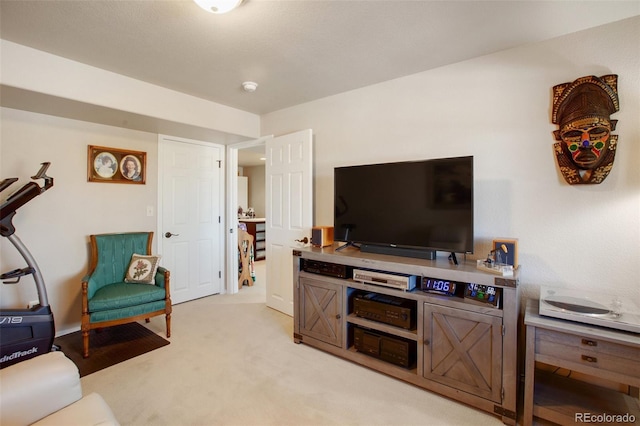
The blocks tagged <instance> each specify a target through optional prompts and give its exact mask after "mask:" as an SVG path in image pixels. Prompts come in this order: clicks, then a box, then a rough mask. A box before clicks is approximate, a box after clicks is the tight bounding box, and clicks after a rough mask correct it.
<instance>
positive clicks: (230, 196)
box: [226, 136, 273, 301]
mask: <svg viewBox="0 0 640 426" xmlns="http://www.w3.org/2000/svg"><path fill="white" fill-rule="evenodd" d="M272 137H273V136H265V137H262V138H260V139H255V140H251V141H246V142H240V143H236V144H232V145H228V146H227V166H228V167H227V209H228V210H227V218H228V220H227V228H228V230H229V231H228V232H229V238H228V245H227V252H228V253H229V256H228V258H227V259H228V260H227V271H229V272H228V274H227V285H226V287H227V288H226V290H227V293H230V294H234V293H238V291H239V285H238V278H237V271H238V270H239V266H240V265H239V260H238V256H235V255H233V253H236V252H237V251H238V225H239V221H240V220H241V219H242V220H244V219H248V218H246V214H247V210H248V209H249V207H253V213H254V215H255V216H254V218H258V219H260V218H264V217H265V216H266V211H265V209H266V206H265V196H264V194H265V192H266V183H265V172H264V171H265V165H266V140H267V139H270V138H272ZM262 158H264V159H262ZM240 170H242V171H243V173H242V175H243V176H245V177H246V179H247V181H248V182H247V188H248V193H247V194H246V201H244V200H245V198H244V197H245V195H243V194H242V190H240V191H239V181H240V180H241V179H239V176H240V173H239V171H240ZM254 180H255V181H256V182H252V181H254ZM260 182H262V183H261V184H260ZM260 191H261V192H262V194H252V195H253V196H252V197H251V198H249V193H251V192H260ZM250 199H251V200H257V202H258V205H257V206H254V205H250V204H251V203H250V201H249V200H250ZM241 200H242V201H241ZM242 203H247V204H246V205H244V206H243V205H242ZM239 207H242V211H243V213H242V216H241V214H239V211H240V209H239ZM264 262H266V259H265V260H264ZM264 270H265V268H264V267H262V268H261V269H258V272H260V271H264ZM260 275H261V276H262V277H261V279H263V280H265V281H266V273H260ZM262 284H266V283H262ZM265 301H266V297H265Z"/></svg>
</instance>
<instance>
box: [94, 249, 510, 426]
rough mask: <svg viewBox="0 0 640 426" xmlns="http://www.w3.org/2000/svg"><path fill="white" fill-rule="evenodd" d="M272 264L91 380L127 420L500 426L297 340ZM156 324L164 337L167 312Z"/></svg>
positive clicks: (185, 314)
mask: <svg viewBox="0 0 640 426" xmlns="http://www.w3.org/2000/svg"><path fill="white" fill-rule="evenodd" d="M263 263H264V262H258V264H257V265H256V270H257V281H256V283H255V285H254V286H252V287H247V286H244V287H243V288H242V290H240V292H239V293H238V294H237V295H216V296H210V297H206V298H203V299H199V300H195V301H191V302H187V303H182V304H180V305H176V306H174V309H173V320H172V337H171V338H170V340H171V344H170V345H168V346H165V347H163V348H160V349H157V350H155V351H152V352H150V353H147V354H144V355H141V356H139V357H136V358H133V359H130V360H128V361H125V362H123V363H120V364H117V365H115V366H113V367H109V368H107V369H105V370H102V371H99V372H97V373H94V374H91V375H89V376H86V377H83V378H82V380H81V382H82V386H83V391H84V393H85V394H87V393H90V392H98V393H100V394H101V395H102V396H103V397H104V398H105V400H106V401H107V402H108V404H109V405H110V406H111V408H112V409H113V411H114V413H115V415H116V417H117V418H118V420H119V421H120V422H121V424H122V425H123V426H127V425H171V426H176V425H243V426H245V425H256V426H261V425H265V426H268V425H278V426H280V425H296V426H298V425H469V426H472V425H473V426H482V425H501V424H502V422H501V421H500V420H499V419H498V418H496V417H493V416H491V415H488V414H487V413H484V412H481V411H478V410H475V409H473V408H470V407H467V406H465V405H463V404H460V403H457V402H454V401H451V400H448V399H446V398H442V397H440V396H438V395H436V394H433V393H430V392H427V391H424V390H421V389H419V388H417V387H415V386H412V385H409V384H406V383H403V382H400V381H398V380H395V379H393V378H390V377H387V376H384V375H382V374H379V373H377V372H375V371H372V370H369V369H367V368H364V367H361V366H358V365H356V364H354V363H351V362H349V361H345V360H342V359H340V358H337V357H335V356H333V355H329V354H327V353H324V352H322V351H319V350H317V349H314V348H311V347H309V346H306V345H304V344H299V345H298V344H295V343H293V338H292V335H293V319H292V318H291V317H288V316H286V315H283V314H281V313H279V312H277V311H275V310H272V309H270V308H268V307H266V305H265V303H264V301H265V294H266V292H265V287H264V278H263V277H264V276H265V274H264V269H263V268H264V265H263ZM147 326H148V327H149V328H151V329H153V330H154V331H156V332H157V333H159V334H161V335H163V334H164V317H156V318H153V319H152V320H151V323H150V324H147Z"/></svg>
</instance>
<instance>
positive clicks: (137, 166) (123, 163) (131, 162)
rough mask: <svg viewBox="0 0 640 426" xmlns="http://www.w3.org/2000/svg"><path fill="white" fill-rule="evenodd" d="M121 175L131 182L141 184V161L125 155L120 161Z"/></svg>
mask: <svg viewBox="0 0 640 426" xmlns="http://www.w3.org/2000/svg"><path fill="white" fill-rule="evenodd" d="M120 173H122V176H123V177H124V178H125V179H127V180H130V181H134V182H139V181H141V180H142V165H141V163H140V160H139V159H138V158H136V157H135V156H133V155H125V156H124V157H122V160H120Z"/></svg>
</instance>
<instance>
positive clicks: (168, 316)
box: [167, 314, 171, 337]
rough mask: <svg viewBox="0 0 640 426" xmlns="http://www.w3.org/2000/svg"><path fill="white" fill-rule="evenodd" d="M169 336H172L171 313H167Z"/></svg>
mask: <svg viewBox="0 0 640 426" xmlns="http://www.w3.org/2000/svg"><path fill="white" fill-rule="evenodd" d="M167 337H171V314H167Z"/></svg>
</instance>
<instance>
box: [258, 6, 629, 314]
mask: <svg viewBox="0 0 640 426" xmlns="http://www.w3.org/2000/svg"><path fill="white" fill-rule="evenodd" d="M638 40H640V17H636V18H632V19H628V20H625V21H620V22H617V23H614V24H610V25H606V26H603V27H598V28H594V29H591V30H587V31H583V32H580V33H575V34H572V35H569V36H564V37H561V38H558V39H554V40H550V41H547V42H543V43H538V44H534V45H530V46H526V47H521V48H517V49H513V50H509V51H504V52H501V53H497V54H493V55H489V56H485V57H481V58H477V59H474V60H470V61H465V62H461V63H458V64H454V65H451V66H447V67H442V68H439V69H435V70H432V71H427V72H423V73H419V74H415V75H412V76H409V77H405V78H400V79H397V80H393V81H388V82H384V83H381V84H377V85H374V86H369V87H365V88H363V89H359V90H354V91H351V92H347V93H343V94H339V95H336V96H332V97H328V98H325V99H321V100H318V101H315V102H310V103H307V104H303V105H298V106H295V107H292V108H288V109H285V110H281V111H277V112H274V113H271V114H268V115H265V116H263V117H262V131H261V133H262V134H275V135H282V134H286V133H290V132H293V131H296V130H300V129H305V128H312V129H313V133H314V155H315V161H314V165H315V186H314V192H315V224H316V225H331V224H332V223H333V168H334V167H336V166H343V165H352V164H365V163H376V162H388V161H401V160H413V159H427V158H437V157H449V156H461V155H474V156H475V250H474V251H475V254H474V256H473V257H474V258H481V257H484V256H486V254H487V252H488V250H489V247H490V244H491V242H492V240H493V239H494V238H496V237H501V238H507V237H511V238H518V239H519V258H520V263H521V264H522V275H521V277H522V278H521V284H522V288H523V290H524V292H523V295H524V296H533V297H537V295H538V286H539V285H553V286H558V287H572V288H583V289H590V290H598V289H603V288H604V289H606V290H607V291H610V292H615V293H618V294H622V295H627V296H630V297H631V298H632V299H633V300H634V301H635V303H636V304H638V305H640V290H639V285H638V284H639V280H640V278H639V277H640V167H639V164H638V163H639V160H640V144H639V143H638V141H639V140H640V105H639V97H638V94H639V93H640V81H639V80H640V49H639V45H638ZM381 59H382V58H381ZM610 73H614V74H618V75H619V92H620V105H621V108H620V109H621V110H620V112H618V113H616V114H615V115H614V116H613V118H616V119H618V120H619V122H618V127H617V129H616V131H615V132H614V134H618V135H619V145H618V149H617V154H616V159H615V163H614V167H613V171H612V172H611V174H610V175H609V176H608V177H607V179H606V180H605V181H604V182H603V183H602V184H600V185H582V186H570V185H568V184H566V183H565V182H564V179H563V178H562V176H561V175H560V174H559V171H558V168H557V166H556V160H555V156H554V153H553V149H552V145H553V143H554V139H553V135H552V131H553V130H555V129H556V126H554V125H553V124H552V123H551V119H550V107H551V88H552V87H553V86H554V85H556V84H560V83H564V82H569V81H573V80H575V79H576V78H578V77H582V76H585V75H590V74H594V75H596V76H600V75H604V74H610Z"/></svg>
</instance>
